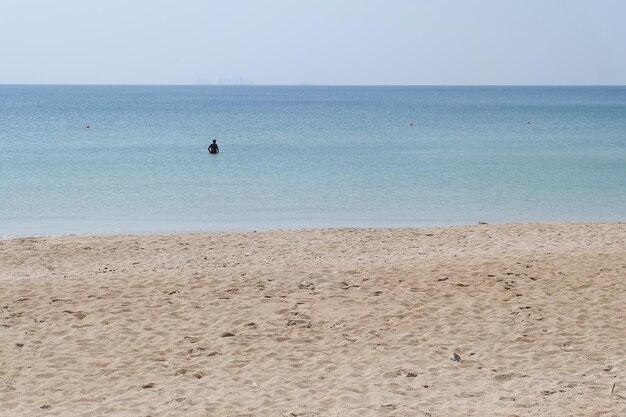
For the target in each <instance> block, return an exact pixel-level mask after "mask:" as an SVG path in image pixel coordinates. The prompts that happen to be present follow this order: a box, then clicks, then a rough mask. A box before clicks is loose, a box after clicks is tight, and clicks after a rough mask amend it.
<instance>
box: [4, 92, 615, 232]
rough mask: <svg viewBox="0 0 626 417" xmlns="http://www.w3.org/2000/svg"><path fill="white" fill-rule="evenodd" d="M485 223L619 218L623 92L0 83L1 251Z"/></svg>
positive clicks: (609, 219) (613, 219) (611, 219)
mask: <svg viewBox="0 0 626 417" xmlns="http://www.w3.org/2000/svg"><path fill="white" fill-rule="evenodd" d="M528 121H530V122H531V123H530V124H529V123H528ZM411 122H412V123H413V126H410V123H411ZM86 124H90V126H91V128H90V129H86V128H85V125H86ZM212 137H215V138H217V139H218V144H219V145H220V150H221V153H220V155H218V156H211V155H208V153H207V150H206V148H207V146H208V144H209V143H210V139H211V138H212ZM478 220H484V221H488V222H504V221H547V220H566V221H616V220H618V221H619V220H626V88H625V87H260V86H245V87H243V86H242V87H239V86H237V87H235V86H228V87H226V86H224V87H218V86H188V87H185V86H180V87H175V86H170V87H165V86H0V236H8V235H24V234H57V233H117V232H166V231H205V230H209V231H210V230H252V229H273V228H301V227H336V226H426V225H451V224H463V223H475V222H477V221H478Z"/></svg>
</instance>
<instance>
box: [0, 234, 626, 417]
mask: <svg viewBox="0 0 626 417" xmlns="http://www.w3.org/2000/svg"><path fill="white" fill-rule="evenodd" d="M625 271H626V223H621V222H617V223H506V224H488V225H482V224H481V225H470V226H452V227H446V228H430V227H429V228H362V229H355V228H338V229H304V230H274V231H257V232H256V233H254V232H246V233H228V232H217V233H183V234H179V233H176V234H153V235H106V236H93V235H89V236H82V235H64V236H55V237H16V238H13V239H9V240H0V364H2V366H0V403H1V404H3V408H4V409H5V410H6V411H3V412H6V413H9V414H10V415H12V416H17V417H19V416H37V415H42V416H43V415H59V416H62V415H112V416H122V415H148V414H149V415H168V416H169V415H171V416H179V415H180V416H207V415H208V416H226V415H242V414H243V415H253V416H277V415H289V414H291V413H293V414H296V415H303V416H309V415H310V416H312V415H349V416H352V415H354V416H357V415H358V416H388V415H397V416H413V415H426V413H427V414H430V415H432V416H443V415H445V416H483V415H494V416H495V415H498V416H499V415H503V416H512V415H519V416H522V415H523V416H546V415H583V414H584V415H598V416H599V415H606V416H619V415H624V414H626V374H624V369H626V360H625V359H624V358H623V355H622V350H623V349H622V348H623V340H624V337H625V336H626V323H625V322H624V320H623V317H624V314H626V309H625V307H624V305H625V301H626V299H625V298H624V294H626V281H624V273H625ZM455 354H456V355H458V357H459V359H458V360H456V359H455ZM0 414H2V412H0Z"/></svg>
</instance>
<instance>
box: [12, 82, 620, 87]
mask: <svg viewBox="0 0 626 417" xmlns="http://www.w3.org/2000/svg"><path fill="white" fill-rule="evenodd" d="M0 86H60V87H61V86H86V87H88V86H91V87H626V84H311V83H306V84H194V83H189V84H167V83H164V84H151V83H148V84H134V83H101V84H98V83H0Z"/></svg>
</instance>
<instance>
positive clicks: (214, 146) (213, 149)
mask: <svg viewBox="0 0 626 417" xmlns="http://www.w3.org/2000/svg"><path fill="white" fill-rule="evenodd" d="M209 153H211V154H216V153H220V147H219V146H217V141H216V140H215V139H213V143H212V144H210V145H209Z"/></svg>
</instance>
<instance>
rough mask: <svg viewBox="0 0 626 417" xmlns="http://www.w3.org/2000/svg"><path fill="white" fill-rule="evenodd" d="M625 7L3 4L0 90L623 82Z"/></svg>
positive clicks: (458, 2) (189, 1) (240, 0)
mask: <svg viewBox="0 0 626 417" xmlns="http://www.w3.org/2000/svg"><path fill="white" fill-rule="evenodd" d="M625 21H626V1H623V0H523V1H522V0H516V1H514V0H384V1H383V0H223V1H212V0H205V1H202V0H54V1H53V0H0V84H258V85H292V84H295V85H300V84H313V85H546V84H547V85H579V84H583V85H597V84H600V85H622V84H626V24H624V22H625Z"/></svg>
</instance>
